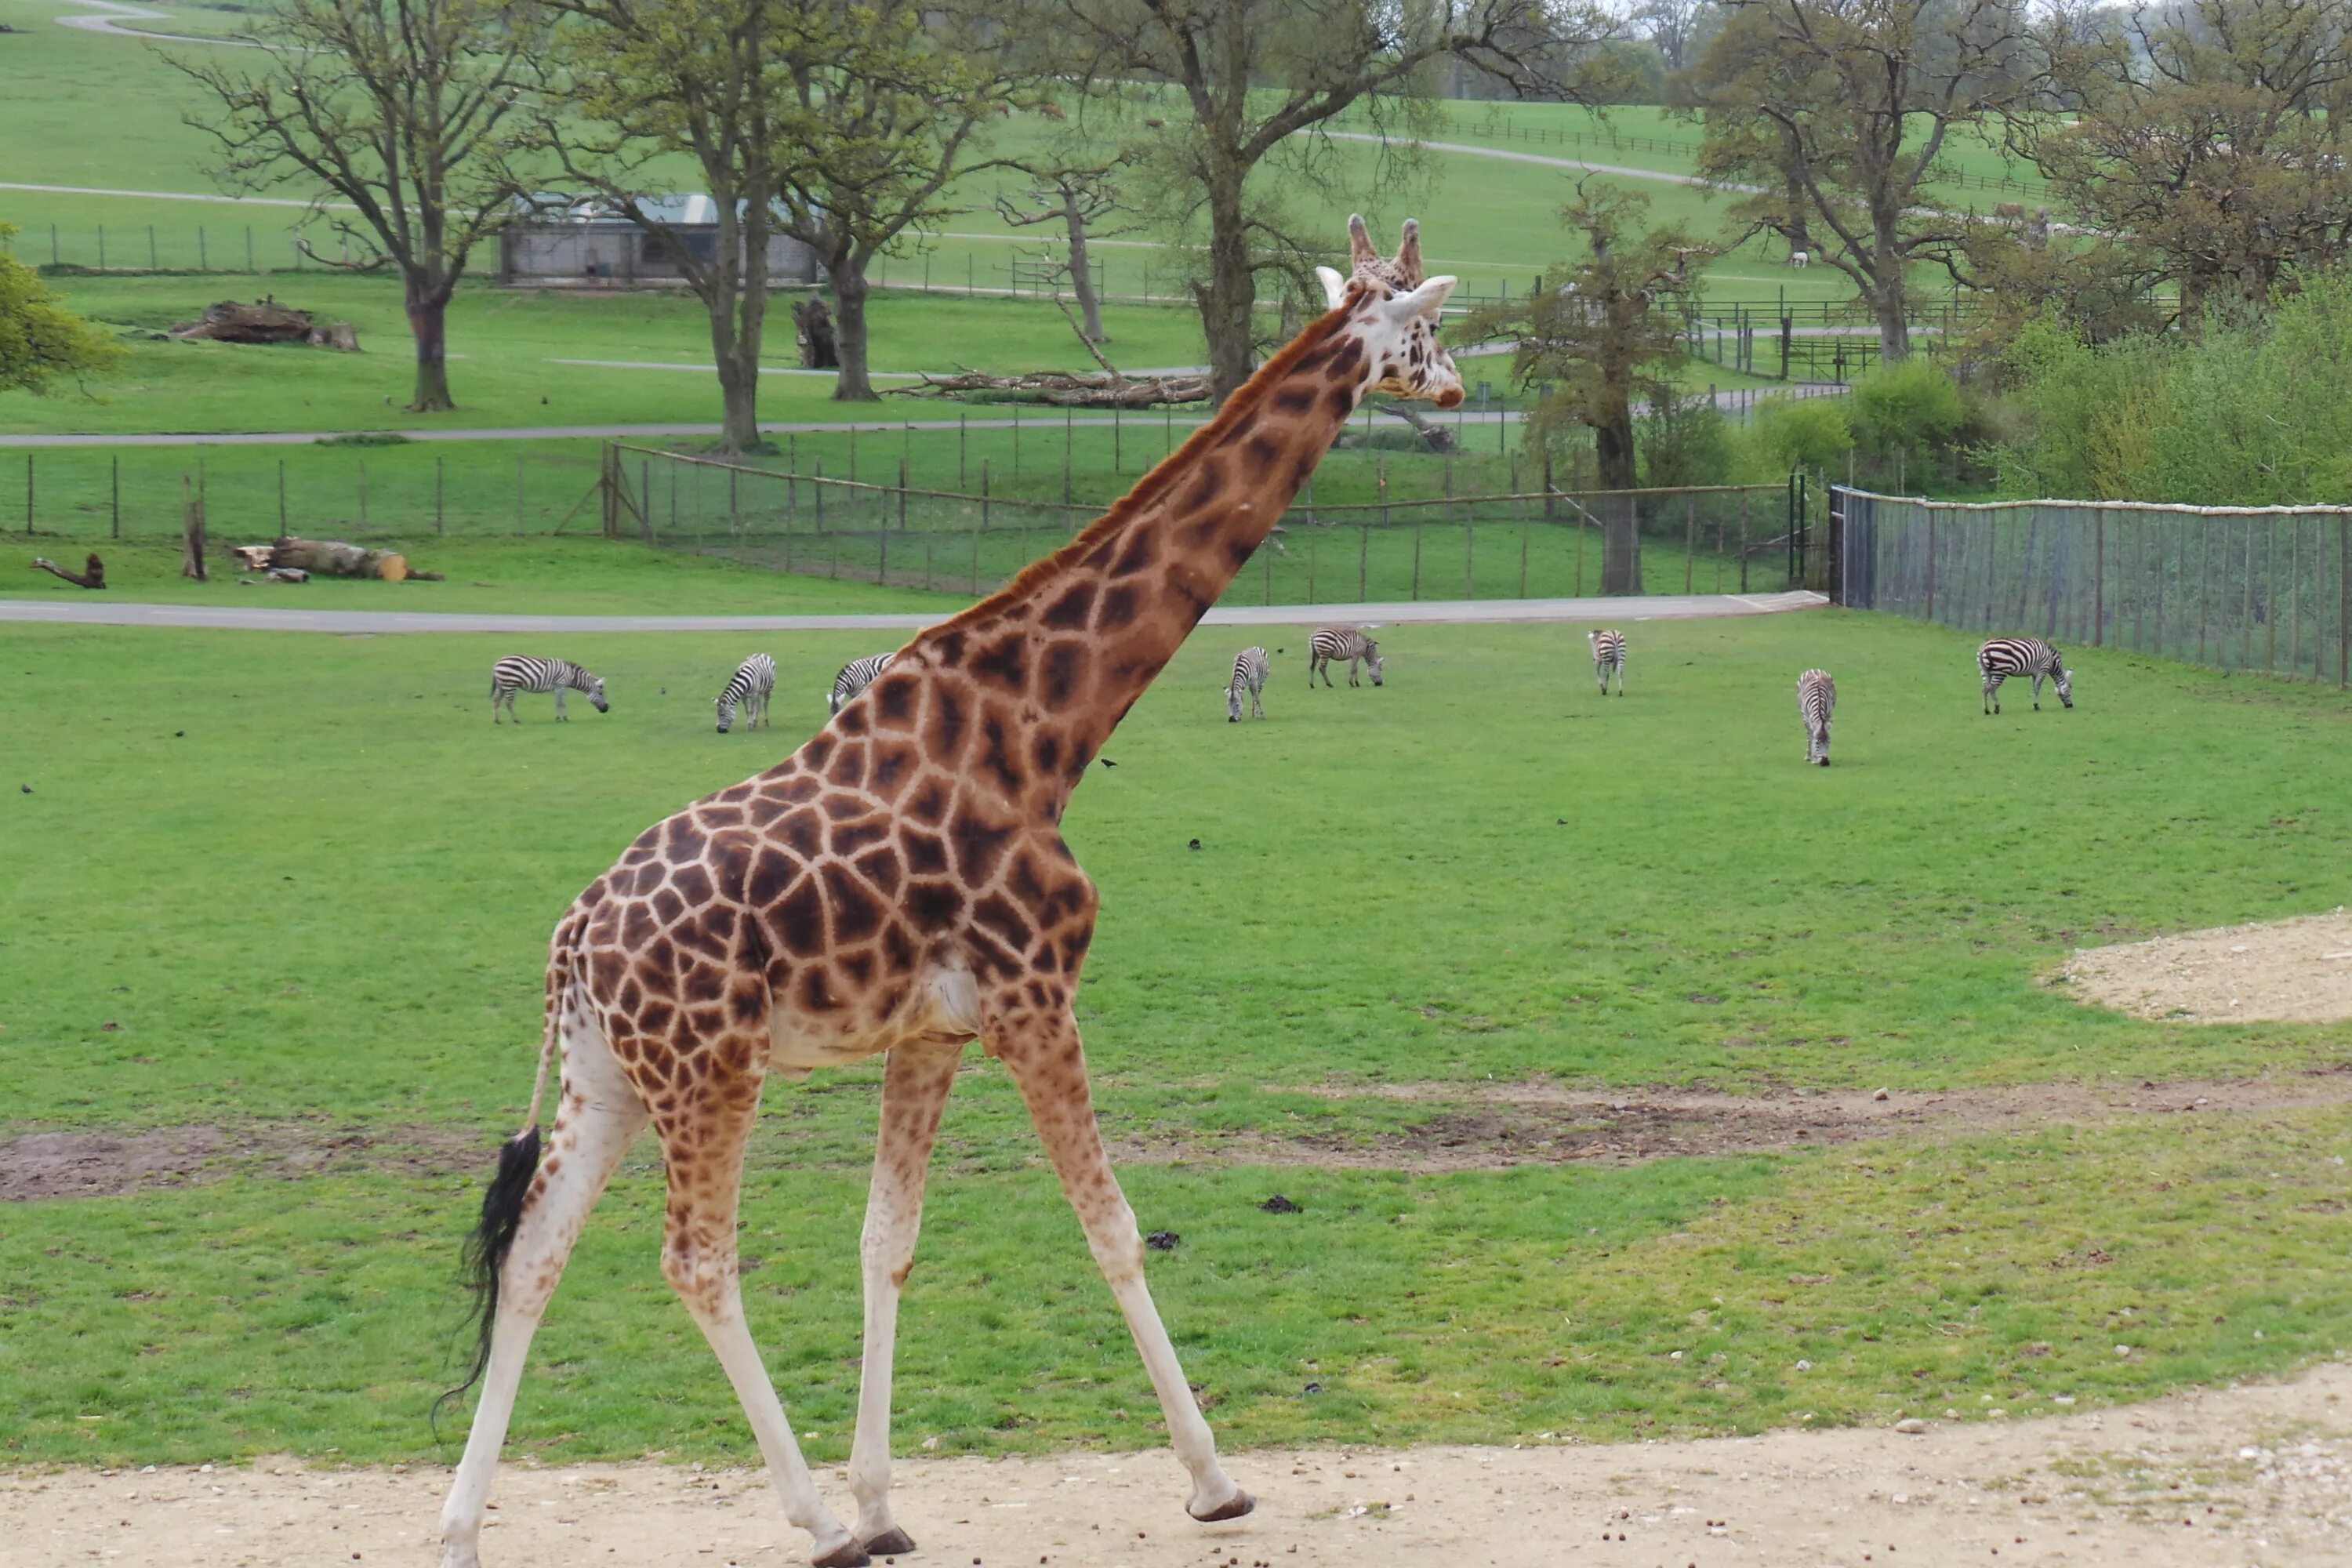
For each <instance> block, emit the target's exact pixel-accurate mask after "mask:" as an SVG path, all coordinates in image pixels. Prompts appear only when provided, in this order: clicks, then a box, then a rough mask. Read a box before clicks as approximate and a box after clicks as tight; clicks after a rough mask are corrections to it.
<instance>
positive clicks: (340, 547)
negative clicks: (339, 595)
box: [269, 538, 409, 583]
mask: <svg viewBox="0 0 2352 1568" xmlns="http://www.w3.org/2000/svg"><path fill="white" fill-rule="evenodd" d="M269 564H270V565H272V566H278V567H289V568H291V569H293V570H296V571H300V572H316V573H318V574H320V576H323V577H374V578H377V579H380V580H381V581H383V582H386V583H400V582H405V581H406V580H407V578H408V575H409V572H408V557H406V556H405V555H403V554H401V553H400V552H398V551H396V550H368V549H364V548H362V546H360V545H356V544H345V543H344V542H342V541H341V540H338V539H292V538H288V539H280V540H278V541H276V542H274V543H272V544H271V545H270V547H269Z"/></svg>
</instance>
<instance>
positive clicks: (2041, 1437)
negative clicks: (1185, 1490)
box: [0, 1362, 2352, 1568]
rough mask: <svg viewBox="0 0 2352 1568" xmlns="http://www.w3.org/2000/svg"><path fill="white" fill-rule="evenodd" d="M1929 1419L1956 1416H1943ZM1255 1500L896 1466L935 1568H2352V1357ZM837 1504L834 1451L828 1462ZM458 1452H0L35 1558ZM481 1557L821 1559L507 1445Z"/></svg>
mask: <svg viewBox="0 0 2352 1568" xmlns="http://www.w3.org/2000/svg"><path fill="white" fill-rule="evenodd" d="M1930 1414H1931V1415H1932V1416H1939V1415H1940V1414H1941V1413H1940V1412H1934V1413H1930ZM1231 1468H1232V1469H1233V1471H1234V1477H1235V1479H1238V1480H1239V1481H1240V1482H1241V1483H1242V1484H1243V1485H1244V1486H1245V1487H1247V1488H1249V1489H1251V1490H1252V1491H1254V1492H1255V1493H1256V1494H1257V1496H1258V1499H1259V1506H1258V1510H1257V1511H1256V1512H1255V1514H1252V1515H1251V1516H1249V1517H1248V1518H1246V1519H1243V1520H1238V1521H1234V1522H1233V1523H1230V1524H1222V1525H1206V1526H1204V1525H1196V1524H1193V1523H1192V1522H1191V1521H1188V1520H1187V1519H1185V1517H1184V1516H1183V1513H1182V1511H1181V1506H1180V1505H1181V1498H1182V1487H1181V1479H1182V1477H1181V1471H1180V1470H1179V1469H1178V1468H1177V1465H1176V1462H1175V1460H1174V1459H1173V1458H1171V1456H1169V1455H1168V1454H1167V1453H1165V1452H1150V1453H1142V1454H1123V1455H1106V1454H1074V1455H1064V1456H1046V1457H1042V1458H1015V1459H1001V1460H992V1459H924V1458H918V1459H914V1460H910V1461H902V1462H901V1463H900V1465H899V1467H898V1482H897V1489H896V1493H895V1496H896V1500H897V1506H898V1518H899V1521H900V1523H901V1524H902V1525H903V1526H904V1527H905V1528H906V1529H907V1530H908V1531H909V1532H910V1533H912V1534H913V1536H914V1537H915V1539H916V1541H917V1542H919V1544H920V1545H921V1547H922V1551H921V1552H920V1554H919V1556H917V1557H916V1558H914V1559H913V1561H914V1562H915V1563H932V1564H938V1565H940V1568H961V1565H962V1564H963V1563H979V1564H982V1565H983V1568H993V1565H997V1564H1004V1565H1011V1564H1027V1563H1042V1564H1045V1565H1047V1568H1057V1565H1062V1564H1068V1565H1072V1568H1080V1565H1084V1568H1096V1565H1099V1568H1120V1565H1124V1568H1179V1565H1181V1568H1209V1565H1210V1564H1218V1565H1226V1568H1238V1565H1240V1564H1249V1565H1251V1568H1367V1565H1380V1564H1387V1563H1476V1564H1491V1565H1493V1568H1559V1565H1560V1564H1564V1563H1568V1564H1573V1563H1593V1564H1612V1565H1622V1568H1637V1565H1638V1568H1651V1565H1652V1564H1673V1565H1674V1568H1681V1565H1682V1564H1685V1563H1694V1564H1701V1565H1703V1568H1718V1565H1722V1568H1729V1565H1738V1568H1825V1565H1833V1568H1862V1565H1863V1564H1864V1563H1868V1564H1871V1568H1900V1565H1901V1564H1904V1563H1916V1564H1920V1565H1922V1568H1930V1565H1934V1568H1941V1565H1944V1564H1951V1563H1986V1564H1990V1568H2003V1565H2006V1564H2011V1563H2115V1564H2133V1565H2136V1568H2221V1565H2224V1564H2229V1565H2237V1564H2263V1565H2268V1568H2302V1565H2305V1564H2309V1565H2311V1568H2320V1565H2322V1564H2340V1563H2345V1562H2347V1561H2352V1364H2347V1363H2340V1362H2339V1363H2330V1364H2327V1365H2325V1366H2322V1367H2320V1368H2318V1369H2316V1370H2315V1371H2313V1372H2311V1373H2306V1374H2305V1375H2304V1376H2302V1377H2300V1378H2298V1379H2296V1380H2295V1381H2294V1382H2291V1383H2286V1384H2262V1385H2256V1386H2251V1387H2242V1388H2233V1389H2224V1390H2214V1391H2209V1392H2200V1393H2194V1394H2183V1395H2179V1396H2177V1397H2174V1398H2170V1399H2165V1400H2159V1401H2158V1402H2156V1403H2154V1404H2150V1405H2139V1406H2132V1407H2126V1408H2124V1409H2119V1410H2112V1411H2107V1412H2105V1413H2103V1414H2098V1415H2075V1414H2072V1413H2066V1414H2062V1415H2055V1416H2049V1417H2040V1418H2034V1419H2019V1420H2014V1421H2011V1420H1993V1419H1986V1420H1979V1421H1971V1422H1968V1423H1965V1424H1963V1423H1958V1422H1946V1421H1942V1420H1939V1419H1931V1423H1930V1426H1929V1429H1928V1431H1927V1433H1926V1434H1925V1435H1924V1436H1897V1435H1895V1434H1894V1433H1892V1432H1889V1431H1887V1430H1885V1429H1884V1428H1877V1429H1870V1430H1850V1431H1837V1432H1822V1433H1807V1432H1784V1433H1772V1434H1768V1435H1766V1436H1760V1437H1749V1438H1720V1439H1712V1440H1706V1441H1697V1442H1675V1443H1643V1444H1637V1445H1623V1446H1611V1447H1576V1446H1562V1445H1557V1444H1549V1443H1545V1444H1537V1445H1532V1446H1529V1447H1522V1448H1470V1447H1433V1448H1414V1449H1401V1450H1381V1449H1353V1448H1313V1449H1306V1450H1298V1451H1292V1452H1286V1451H1283V1450H1279V1449H1266V1450H1261V1451H1256V1452H1246V1453H1242V1454H1238V1455H1235V1456H1233V1457H1232V1459H1231ZM819 1479H820V1482H821V1483H822V1485H823V1486H824V1489H825V1491H826V1493H827V1495H828V1497H829V1498H830V1500H832V1502H833V1503H834V1505H835V1507H836V1508H839V1509H844V1510H846V1509H847V1508H848V1507H849V1506H850V1503H849V1497H848V1487H847V1484H846V1480H845V1476H844V1474H843V1472H841V1471H840V1470H838V1469H829V1470H827V1471H825V1472H824V1473H823V1474H821V1476H820V1477H819ZM447 1484H448V1473H447V1471H446V1470H444V1469H441V1468H437V1467H435V1468H413V1469H407V1470H398V1471H395V1470H390V1469H356V1470H319V1469H312V1468H307V1467H305V1466H302V1465H299V1464H296V1463H293V1462H291V1461H278V1462H270V1463H265V1464H263V1465H260V1466H257V1467H252V1468H246V1467H236V1468H218V1469H214V1468H210V1467H207V1468H205V1469H202V1470H194V1469H184V1468H175V1469H159V1470H147V1471H131V1470H126V1471H121V1472H110V1473H109V1472H98V1471H91V1470H67V1471H61V1472H53V1473H46V1474H40V1473H24V1472H20V1473H13V1474H12V1473H0V1541H5V1542H7V1561H8V1562H9V1563H11V1564H12V1568H16V1565H21V1568H65V1565H67V1564H76V1565H80V1564H89V1563H108V1564H119V1565H120V1568H244V1565H247V1564H253V1565H262V1564H268V1565H276V1564H298V1563H299V1564H322V1563H353V1562H357V1563H362V1564H365V1563H431V1562H432V1561H433V1560H434V1555H435V1554H434V1527H435V1521H436V1517H437V1515H438V1512H439V1509H440V1505H441V1497H442V1492H443V1489H445V1488H446V1486H447ZM493 1495H494V1498H495V1501H496V1505H497V1510H496V1511H495V1512H493V1513H492V1514H491V1515H490V1524H489V1527H488V1530H486V1531H485V1532H484V1536H483V1558H484V1561H485V1563H487V1564H488V1568H579V1565H580V1564H583V1563H625V1564H629V1565H631V1568H719V1565H720V1564H742V1565H744V1568H754V1565H757V1568H767V1565H770V1564H773V1565H776V1568H783V1565H785V1564H793V1563H803V1562H805V1561H806V1556H805V1552H806V1549H807V1540H806V1538H805V1537H804V1536H803V1535H801V1534H800V1533H799V1532H798V1531H794V1530H793V1529H791V1528H790V1527H789V1526H787V1525H786V1524H785V1523H784V1521H783V1518H782V1512H781V1510H779V1509H778V1507H777V1505H776V1501H775V1498H774V1496H773V1494H772V1492H770V1491H769V1489H768V1488H767V1485H766V1482H765V1479H764V1478H763V1477H761V1475H759V1474H757V1473H754V1472H751V1471H743V1470H728V1471H711V1472H703V1471H698V1470H693V1469H688V1468H677V1467H671V1466H665V1465H658V1464H649V1463H639V1464H626V1465H583V1466H578V1467H562V1468H530V1467H527V1466H520V1465H517V1466H509V1468H507V1469H505V1470H504V1471H502V1472H501V1474H500V1476H499V1483H498V1489H497V1490H496V1492H495V1493H494V1494H493Z"/></svg>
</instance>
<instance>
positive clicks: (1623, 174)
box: [1297, 130, 1763, 193]
mask: <svg viewBox="0 0 2352 1568" xmlns="http://www.w3.org/2000/svg"><path fill="white" fill-rule="evenodd" d="M1297 134H1298V135H1300V136H1313V135H1317V134H1321V135H1325V136H1328V137H1330V138H1331V140H1332V141H1334V142H1374V143H1381V142H1404V143H1407V144H1410V145H1412V146H1415V147H1426V148H1428V149H1429V150H1430V151H1431V152H1433V153H1465V154H1466V155H1468V156H1470V157H1473V158H1500V159H1502V160H1503V161H1504V162H1506V163H1534V164H1536V165H1538V167H1540V168H1546V169H1582V170H1584V171H1585V172H1586V173H1588V174H1612V175H1614V176H1616V177H1617V178H1619V179H1624V180H1662V181H1664V182H1665V183H1666V184H1670V185H1706V186H1709V187H1711V188H1713V189H1715V190H1718V191H1745V192H1751V193H1752V192H1756V191H1760V190H1762V189H1763V187H1762V186H1761V185H1742V184H1736V183H1734V182H1731V181H1725V182H1723V183H1722V184H1717V183H1716V182H1715V181H1713V180H1710V179H1708V178H1706V176H1705V175H1704V174H1674V173H1672V172H1670V171H1668V170H1664V169H1635V168H1632V167H1630V166H1628V165H1626V164H1623V163H1591V162H1590V161H1589V160H1586V159H1583V158H1554V157H1551V156H1550V155H1549V154H1547V153H1520V152H1517V151H1515V150H1513V149H1511V148H1508V147H1481V146H1477V145H1475V143H1472V142H1424V141H1423V140H1421V139H1420V138H1418V137H1411V136H1395V137H1382V136H1375V135H1373V134H1372V133H1370V132H1365V131H1325V132H1316V131H1311V130H1310V131H1301V132H1297Z"/></svg>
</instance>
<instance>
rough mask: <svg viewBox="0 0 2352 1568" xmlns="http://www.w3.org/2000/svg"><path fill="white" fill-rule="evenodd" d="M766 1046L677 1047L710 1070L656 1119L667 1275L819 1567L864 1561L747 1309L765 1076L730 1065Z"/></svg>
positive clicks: (687, 1074)
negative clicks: (813, 1469) (748, 1245)
mask: <svg viewBox="0 0 2352 1568" xmlns="http://www.w3.org/2000/svg"><path fill="white" fill-rule="evenodd" d="M655 1048H656V1050H662V1049H668V1047H661V1046H656V1047H655ZM765 1052H766V1044H765V1042H764V1041H761V1040H756V1039H750V1038H748V1037H747V1038H743V1039H740V1040H739V1039H731V1038H730V1039H724V1040H710V1041H707V1042H703V1048H702V1049H701V1050H700V1051H699V1052H698V1053H693V1054H691V1055H689V1054H688V1053H686V1052H683V1051H672V1053H671V1054H672V1055H673V1056H674V1057H678V1058H686V1059H682V1060H679V1061H678V1063H677V1068H676V1070H677V1073H678V1074H679V1075H680V1076H681V1077H684V1078H688V1079H691V1078H692V1077H693V1075H694V1074H696V1073H698V1072H699V1073H701V1074H702V1075H703V1076H702V1077H701V1079H700V1080H699V1081H693V1082H687V1083H681V1084H676V1089H675V1095H674V1097H673V1096H664V1097H663V1100H660V1101H657V1102H656V1107H655V1114H654V1126H655V1130H656V1131H657V1132H658V1133H659V1134H660V1135H661V1141H662V1158H663V1161H664V1163H666V1164H667V1166H668V1168H669V1206H668V1212H667V1215H666V1217H665V1220H664V1224H663V1239H662V1258H661V1262H662V1274H663V1276H664V1277H665V1278H666V1279H668V1280H669V1283H670V1288H671V1289H675V1290H676V1291H677V1294H678V1299H679V1300H682V1301H684V1302H685V1303H686V1310H688V1312H690V1313H692V1314H693V1315H694V1321H695V1322H696V1324H697V1325H698V1327H700V1329H701V1330H702V1337H703V1338H704V1339H706V1340H708V1341H709V1342H710V1349H711V1351H712V1352H713V1353H714V1354H716V1355H717V1356H718V1357H719V1365H720V1366H721V1367H722V1368H724V1369H725V1370H726V1373H727V1381H728V1382H729V1383H730V1384H733V1385H734V1388H735V1397H736V1398H737V1399H738V1400H740V1402H741V1403H742V1405H743V1414H744V1415H745V1416H746V1417H747V1418H748V1419H749V1420H750V1421H751V1433H752V1436H755V1437H757V1438H758V1439H759V1443H760V1453H761V1456H762V1457H763V1458H766V1460H767V1461H768V1477H769V1479H770V1480H771V1481H772V1482H773V1483H774V1485H775V1489H776V1495H777V1497H778V1498H779V1499H781V1500H782V1503H783V1505H784V1517H785V1518H786V1519H789V1520H790V1521H793V1523H794V1524H795V1525H798V1526H799V1527H800V1528H801V1529H803V1530H805V1531H808V1533H809V1536H810V1539H811V1541H812V1542H813V1546H812V1549H811V1552H810V1556H809V1560H810V1561H811V1562H812V1563H814V1564H816V1568H856V1565H857V1564H860V1563H865V1562H866V1561H867V1558H866V1549H865V1548H864V1547H862V1546H860V1545H859V1544H858V1543H857V1538H856V1536H854V1535H852V1534H850V1532H849V1531H847V1530H846V1529H845V1528H843V1526H842V1523H841V1521H840V1520H838V1519H836V1518H835V1517H834V1513H833V1510H831V1509H829V1508H827V1507H825V1504H824V1499H823V1498H822V1497H820V1496H818V1495H817V1489H816V1482H815V1480H814V1479H812V1478H811V1476H810V1475H809V1468H808V1461H807V1460H806V1459H804V1458H802V1457H801V1449H800V1444H799V1443H798V1442H797V1441H795V1440H794V1438H793V1428H792V1423H791V1422H789V1421H788V1420H786V1419H785V1418H784V1407H783V1404H782V1401H780V1400H779V1399H777V1397H776V1390H775V1385H774V1384H772V1383H770V1382H769V1381H768V1370H767V1367H766V1366H765V1365H764V1364H763V1363H761V1360H760V1351H759V1347H758V1346H757V1345H755V1344H754V1343H752V1342H751V1327H750V1325H749V1324H748V1323H747V1322H746V1321H744V1317H743V1288H742V1282H741V1280H740V1278H739V1276H738V1274H737V1271H736V1250H735V1220H736V1212H737V1207H738V1202H739V1199H740V1189H741V1184H742V1179H743V1146H744V1143H745V1142H746V1141H747V1140H748V1139H749V1138H750V1137H751V1123H752V1122H753V1121H754V1120H756V1119H757V1117H758V1116H759V1111H760V1079H759V1076H758V1069H757V1068H736V1069H732V1070H730V1067H729V1066H728V1065H727V1064H729V1063H730V1061H740V1062H756V1061H759V1060H760V1059H761V1058H762V1057H763V1056H764V1055H765ZM674 1082H675V1080H674Z"/></svg>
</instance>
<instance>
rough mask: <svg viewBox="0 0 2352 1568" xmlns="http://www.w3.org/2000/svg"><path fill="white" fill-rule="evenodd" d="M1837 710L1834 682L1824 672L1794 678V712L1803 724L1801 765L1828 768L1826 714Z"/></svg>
mask: <svg viewBox="0 0 2352 1568" xmlns="http://www.w3.org/2000/svg"><path fill="white" fill-rule="evenodd" d="M1836 707H1837V682H1836V681H1834V680H1832V679H1830V672H1829V671H1828V670H1826V669H1809V670H1807V671H1805V673H1804V674H1802V675H1801V676H1799V677H1797V711H1798V713H1800V714H1801V715H1802V716H1803V718H1804V721H1805V761H1807V762H1809V763H1819V764H1820V765H1821V766H1822V767H1828V766H1829V765H1830V713H1831V712H1832V710H1834V709H1835V708H1836Z"/></svg>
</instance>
